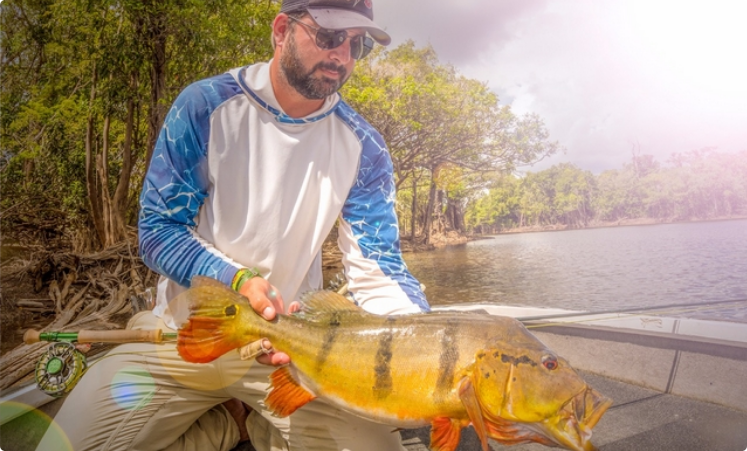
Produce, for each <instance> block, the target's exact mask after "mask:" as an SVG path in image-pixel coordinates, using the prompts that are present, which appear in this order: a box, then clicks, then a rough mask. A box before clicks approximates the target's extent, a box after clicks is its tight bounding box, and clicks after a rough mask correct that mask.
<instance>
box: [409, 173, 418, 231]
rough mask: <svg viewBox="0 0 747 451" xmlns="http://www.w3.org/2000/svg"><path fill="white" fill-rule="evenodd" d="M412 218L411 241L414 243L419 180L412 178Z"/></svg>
mask: <svg viewBox="0 0 747 451" xmlns="http://www.w3.org/2000/svg"><path fill="white" fill-rule="evenodd" d="M410 211H411V218H412V221H411V223H410V240H412V242H413V243H414V242H415V223H416V220H415V218H417V214H418V180H417V178H416V177H414V176H413V177H412V208H411V210H410Z"/></svg>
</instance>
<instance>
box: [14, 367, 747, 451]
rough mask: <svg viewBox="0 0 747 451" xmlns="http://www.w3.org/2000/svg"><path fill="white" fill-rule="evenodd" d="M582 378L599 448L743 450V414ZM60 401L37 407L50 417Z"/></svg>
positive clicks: (408, 435)
mask: <svg viewBox="0 0 747 451" xmlns="http://www.w3.org/2000/svg"><path fill="white" fill-rule="evenodd" d="M583 376H584V378H585V379H586V381H587V382H588V383H589V384H590V385H591V386H593V387H594V388H596V389H597V390H599V391H600V392H601V393H603V394H604V395H606V396H609V397H611V398H612V399H614V401H615V403H614V405H613V406H612V407H611V408H610V409H609V410H608V411H607V413H606V414H605V415H604V416H603V417H602V419H601V420H600V422H599V424H597V426H596V427H595V428H594V439H593V442H594V444H595V445H596V446H597V447H598V448H599V450H600V451H628V450H646V451H704V450H708V451H743V450H746V449H747V412H744V411H739V410H734V409H730V408H728V407H722V406H719V405H716V404H711V403H707V402H702V401H696V400H693V399H689V398H684V397H680V396H675V395H670V394H664V393H661V392H658V391H655V390H650V389H646V388H642V387H639V386H637V385H632V384H627V383H623V382H619V381H616V380H613V379H609V378H606V377H601V376H597V375H594V374H589V373H583ZM59 405H60V403H59V402H53V403H51V404H47V405H45V406H43V407H41V410H42V411H46V413H47V414H48V415H51V416H53V415H54V414H55V413H56V410H57V409H58V408H59ZM44 428H45V425H44V421H43V418H42V416H40V415H35V414H26V415H24V416H22V417H19V418H16V419H15V420H13V421H11V422H9V423H6V424H4V425H2V428H1V429H0V449H2V450H5V451H33V450H34V448H35V446H36V444H37V443H38V441H39V440H40V439H41V435H42V434H43V432H44ZM428 434H429V429H428V428H423V429H415V430H405V431H402V438H403V443H404V445H405V448H406V449H407V451H428V448H427V445H428V440H429V439H428ZM490 447H491V449H492V450H494V451H499V450H504V449H505V450H507V451H508V450H510V451H545V450H550V449H553V448H548V447H545V446H542V445H539V444H526V445H515V446H511V447H507V446H502V445H500V444H498V443H496V442H492V441H491V442H490ZM479 449H480V443H479V440H478V439H477V436H476V435H475V433H474V431H473V430H472V428H467V429H465V430H464V432H463V434H462V441H461V443H460V445H459V448H458V450H457V451H477V450H479Z"/></svg>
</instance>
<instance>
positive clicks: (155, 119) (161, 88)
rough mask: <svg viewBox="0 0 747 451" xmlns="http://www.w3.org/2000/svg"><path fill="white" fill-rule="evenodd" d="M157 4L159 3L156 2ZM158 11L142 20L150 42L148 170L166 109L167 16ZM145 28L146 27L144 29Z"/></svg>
mask: <svg viewBox="0 0 747 451" xmlns="http://www.w3.org/2000/svg"><path fill="white" fill-rule="evenodd" d="M156 5H157V3H156ZM155 8H156V11H154V12H152V13H151V14H150V15H148V16H147V17H145V18H144V22H145V23H144V24H143V23H142V22H141V32H142V33H143V34H144V35H145V38H146V42H148V43H149V44H150V51H151V52H150V66H151V69H150V108H149V112H148V143H147V146H148V147H147V154H146V156H145V170H146V172H147V171H148V167H149V166H150V160H151V157H152V156H153V148H154V147H155V145H156V139H158V134H159V132H160V130H161V126H162V124H163V119H164V117H165V116H166V109H165V108H164V106H163V105H161V99H162V98H163V96H164V93H165V92H166V38H167V36H168V35H167V31H166V17H165V13H164V12H163V11H158V6H156V7H155ZM143 28H144V29H143Z"/></svg>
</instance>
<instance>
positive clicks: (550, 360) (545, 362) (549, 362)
mask: <svg viewBox="0 0 747 451" xmlns="http://www.w3.org/2000/svg"><path fill="white" fill-rule="evenodd" d="M542 366H544V367H545V368H547V369H548V370H550V371H552V370H555V369H557V368H558V359H557V358H556V357H555V356H554V355H549V354H548V355H544V356H542Z"/></svg>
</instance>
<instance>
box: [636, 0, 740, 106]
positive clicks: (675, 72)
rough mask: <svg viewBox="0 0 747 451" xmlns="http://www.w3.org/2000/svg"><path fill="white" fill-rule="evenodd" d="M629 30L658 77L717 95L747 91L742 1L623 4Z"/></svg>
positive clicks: (645, 0)
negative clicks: (655, 67) (655, 69)
mask: <svg viewBox="0 0 747 451" xmlns="http://www.w3.org/2000/svg"><path fill="white" fill-rule="evenodd" d="M625 5H627V6H626V7H625V8H626V10H627V11H626V12H627V14H628V20H627V21H626V22H627V24H628V26H629V27H630V28H629V29H628V32H629V33H631V34H632V36H630V40H631V42H635V43H637V45H636V49H635V51H636V52H641V53H643V54H644V55H641V56H644V57H647V61H648V62H649V63H650V64H652V65H658V70H659V71H661V72H660V75H661V76H662V77H668V79H669V80H671V81H674V82H676V83H679V84H682V85H684V86H682V87H683V88H688V87H689V88H692V89H697V90H704V91H706V92H709V93H711V94H716V95H729V94H737V93H747V84H745V83H744V80H745V79H747V58H745V56H744V54H745V53H744V43H745V42H747V27H745V26H744V18H745V17H747V2H745V1H741V0H720V1H719V0H715V1H712V2H701V1H697V2H696V1H681V0H680V1H674V0H657V1H650V0H635V1H631V2H629V3H628V2H626V3H625Z"/></svg>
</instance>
